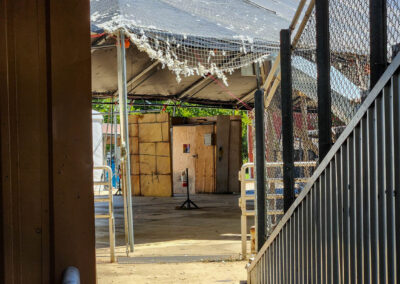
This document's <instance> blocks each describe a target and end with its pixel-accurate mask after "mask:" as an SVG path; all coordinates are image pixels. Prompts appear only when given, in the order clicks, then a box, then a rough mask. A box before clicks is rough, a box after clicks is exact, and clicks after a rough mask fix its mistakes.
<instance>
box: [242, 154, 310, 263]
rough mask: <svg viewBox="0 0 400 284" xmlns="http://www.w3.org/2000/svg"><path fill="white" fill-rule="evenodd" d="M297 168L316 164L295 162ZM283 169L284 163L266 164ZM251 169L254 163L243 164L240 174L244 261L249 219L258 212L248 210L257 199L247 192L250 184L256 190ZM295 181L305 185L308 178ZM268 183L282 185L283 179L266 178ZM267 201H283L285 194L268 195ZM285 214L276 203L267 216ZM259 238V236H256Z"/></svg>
mask: <svg viewBox="0 0 400 284" xmlns="http://www.w3.org/2000/svg"><path fill="white" fill-rule="evenodd" d="M294 165H295V167H304V168H307V167H315V166H316V162H315V161H306V162H295V163H294ZM281 167H283V163H282V162H266V163H265V168H266V169H268V168H281ZM251 169H254V163H246V164H243V165H242V167H241V169H240V172H239V181H240V198H239V207H240V209H241V211H242V215H241V222H240V227H241V240H242V259H246V257H247V235H248V234H247V217H255V216H256V211H255V210H254V209H251V210H249V209H247V205H248V204H247V201H248V200H250V201H252V202H253V204H254V206H255V198H256V195H255V193H254V194H248V193H247V192H246V189H247V185H248V184H253V190H255V188H254V182H255V180H254V178H251V175H250V172H251ZM247 172H248V173H249V176H248V177H247V176H246V173H247ZM295 181H296V182H297V183H303V182H307V181H308V178H296V179H295ZM266 182H267V183H269V184H271V183H273V184H282V183H283V179H282V178H268V175H267V178H266ZM266 199H267V200H274V201H276V200H278V199H283V194H276V193H274V194H273V193H269V194H267V195H266ZM283 214H284V212H283V210H281V209H277V205H276V202H275V204H274V206H273V207H272V208H270V207H268V206H267V215H269V216H274V215H283ZM256 237H257V236H256Z"/></svg>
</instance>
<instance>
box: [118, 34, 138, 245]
mask: <svg viewBox="0 0 400 284" xmlns="http://www.w3.org/2000/svg"><path fill="white" fill-rule="evenodd" d="M117 45H118V46H117V60H118V93H119V102H120V104H119V113H120V124H121V129H120V137H121V159H122V158H123V161H124V164H125V176H124V178H125V184H126V200H127V202H126V203H127V207H128V208H127V211H128V240H129V247H130V251H131V252H133V245H134V238H133V212H132V187H131V178H130V175H131V163H130V162H131V161H130V155H129V154H130V152H129V132H128V131H129V129H128V115H127V93H128V92H127V85H126V56H125V34H124V32H123V31H122V30H120V31H119V33H118V44H117Z"/></svg>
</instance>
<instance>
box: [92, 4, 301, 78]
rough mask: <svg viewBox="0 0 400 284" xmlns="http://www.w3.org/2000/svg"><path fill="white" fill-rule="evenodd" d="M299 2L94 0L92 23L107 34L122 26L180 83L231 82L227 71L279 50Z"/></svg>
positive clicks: (131, 37) (133, 40) (134, 42)
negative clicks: (189, 78)
mask: <svg viewBox="0 0 400 284" xmlns="http://www.w3.org/2000/svg"><path fill="white" fill-rule="evenodd" d="M261 4H263V5H261ZM265 5H266V6H265ZM297 5H298V0H275V1H259V0H245V1H244V0H229V1H227V0H213V1H210V0H185V1H182V0H158V1H155V0H146V1H145V0H92V1H91V22H92V25H93V26H94V27H97V28H99V29H102V30H103V31H104V32H106V33H109V34H116V33H117V31H119V30H120V29H122V30H123V31H124V32H125V34H126V35H127V36H128V37H129V38H130V40H131V41H132V43H133V44H135V45H136V46H137V48H138V49H139V50H140V51H144V52H146V53H147V54H148V55H149V57H150V58H151V59H153V60H158V61H159V62H160V63H161V64H162V65H163V67H167V68H168V69H170V70H171V71H172V72H174V73H175V74H176V77H177V80H178V82H179V81H180V79H181V77H187V76H193V75H197V76H206V75H208V74H211V75H213V76H215V77H218V78H219V79H221V80H222V81H223V82H224V83H225V84H226V85H227V79H226V76H225V74H226V73H232V72H233V71H234V70H235V69H239V68H241V67H243V66H247V65H249V64H251V63H254V62H260V63H261V62H262V61H264V60H266V59H268V58H269V56H270V55H271V54H277V53H278V52H279V30H280V29H282V28H286V27H288V26H289V24H290V20H291V18H292V17H293V14H294V12H295V10H296V8H297ZM93 26H92V30H93Z"/></svg>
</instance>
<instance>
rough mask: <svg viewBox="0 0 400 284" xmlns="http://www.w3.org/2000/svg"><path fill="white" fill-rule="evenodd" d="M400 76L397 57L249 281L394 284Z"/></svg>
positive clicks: (398, 235)
mask: <svg viewBox="0 0 400 284" xmlns="http://www.w3.org/2000/svg"><path fill="white" fill-rule="evenodd" d="M399 71H400V55H397V56H396V57H395V58H394V60H393V61H392V63H391V64H390V66H389V67H388V68H387V69H386V71H385V73H384V74H383V75H382V77H381V78H380V79H379V81H378V83H377V84H376V85H375V87H374V88H373V89H372V91H371V92H370V94H369V95H368V96H367V98H366V99H365V101H364V103H363V104H362V105H361V107H360V109H359V110H358V111H357V113H356V114H355V116H354V117H353V119H352V120H351V121H350V123H349V125H348V126H347V127H346V129H345V130H344V132H343V133H342V134H341V136H340V137H339V138H338V140H337V141H336V143H335V144H334V145H333V146H332V148H331V150H330V151H329V152H328V153H327V155H326V156H325V158H324V160H323V161H322V162H321V164H320V165H319V166H318V168H317V169H316V170H315V172H314V174H313V176H312V177H311V178H310V181H309V182H308V183H307V185H306V187H305V188H304V190H303V191H302V192H301V193H300V195H299V196H298V197H297V199H296V200H295V202H294V203H293V204H292V206H291V207H290V208H289V210H288V211H287V212H286V214H285V215H284V216H283V217H282V219H281V221H280V222H279V224H278V225H277V227H276V228H275V230H274V231H273V233H272V234H271V236H270V237H269V238H268V240H267V241H266V243H265V244H264V246H263V247H262V248H261V249H260V251H259V253H258V254H257V256H256V257H255V259H254V261H252V262H251V264H250V265H249V267H248V283H304V282H307V283H364V282H365V283H397V282H396V281H397V280H398V277H399V275H397V274H398V271H399V268H400V267H399V265H400V259H399V257H400V253H399V249H400V243H399V241H398V240H400V195H399V194H398V193H397V191H396V190H395V185H399V184H400V148H399V145H400V90H399V84H400V76H399ZM396 193H397V194H396Z"/></svg>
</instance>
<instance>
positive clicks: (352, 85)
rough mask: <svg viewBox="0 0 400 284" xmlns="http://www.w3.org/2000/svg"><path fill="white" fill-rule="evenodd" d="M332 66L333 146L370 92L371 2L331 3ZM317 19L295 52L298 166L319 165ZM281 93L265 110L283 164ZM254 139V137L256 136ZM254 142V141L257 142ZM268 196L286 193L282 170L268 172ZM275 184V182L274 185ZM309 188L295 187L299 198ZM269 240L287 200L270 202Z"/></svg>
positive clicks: (398, 17) (399, 8)
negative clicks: (305, 164)
mask: <svg viewBox="0 0 400 284" xmlns="http://www.w3.org/2000/svg"><path fill="white" fill-rule="evenodd" d="M329 13H330V14H329V15H330V16H329V21H330V27H329V31H330V49H331V51H330V62H331V101H332V107H331V116H332V140H333V142H335V141H336V139H337V138H338V137H339V135H340V134H341V132H342V131H343V130H344V128H345V127H346V125H347V124H348V122H349V121H350V120H351V119H352V117H353V116H354V114H355V113H356V111H357V110H358V108H359V106H360V105H361V104H362V102H363V100H364V99H365V97H366V96H367V95H368V91H369V89H370V83H369V81H370V62H369V54H370V51H369V1H368V0H330V1H329ZM387 32H388V43H387V51H388V55H387V56H388V62H390V61H391V57H392V53H393V49H394V46H395V45H396V44H398V43H400V3H399V1H398V0H388V2H387ZM316 79H317V66H316V18H315V9H314V10H313V12H312V14H311V16H310V18H309V20H308V22H307V24H306V26H305V28H304V30H303V32H302V34H301V36H300V38H299V41H298V43H297V45H296V46H295V47H294V49H293V50H292V80H293V82H292V85H293V96H292V98H293V131H294V150H295V157H294V158H295V161H317V160H318V117H317V80H316ZM280 96H281V94H280V88H278V89H277V91H276V93H275V95H274V97H273V99H272V101H271V103H270V104H269V105H268V106H267V108H266V110H265V140H266V141H265V143H266V153H265V155H266V161H267V163H268V162H282V135H281V127H282V119H281V115H282V113H281V105H280V104H281V102H280ZM253 133H254V132H253ZM253 140H255V139H253ZM314 169H315V167H296V168H295V178H297V179H302V178H308V177H310V176H311V175H312V173H313V170H314ZM266 172H267V179H268V180H267V185H268V187H267V194H269V195H272V194H276V193H283V184H282V181H281V180H278V179H282V177H283V175H282V168H280V167H277V168H267V169H266ZM274 180H275V181H276V182H274ZM304 186H305V183H304V182H303V181H302V180H300V182H296V183H295V191H296V193H298V192H300V191H301V189H302V188H303V187H304ZM266 200H267V201H266V202H267V204H266V206H267V210H266V212H268V211H270V214H268V213H267V218H266V222H267V224H266V228H267V235H268V234H269V233H271V232H272V230H273V228H274V227H275V226H276V224H277V223H278V222H279V220H280V217H281V216H282V215H275V214H272V213H273V212H276V210H283V201H282V199H269V198H266Z"/></svg>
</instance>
